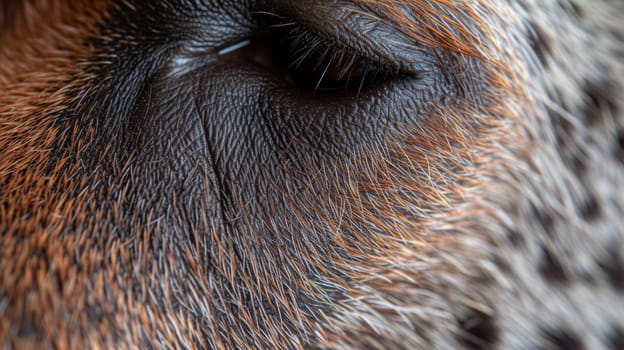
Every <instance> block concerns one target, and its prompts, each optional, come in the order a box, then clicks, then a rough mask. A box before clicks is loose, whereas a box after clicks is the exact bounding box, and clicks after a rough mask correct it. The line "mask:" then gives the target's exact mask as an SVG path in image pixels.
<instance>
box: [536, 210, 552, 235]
mask: <svg viewBox="0 0 624 350" xmlns="http://www.w3.org/2000/svg"><path fill="white" fill-rule="evenodd" d="M531 210H532V214H533V215H532V216H533V217H534V218H535V220H536V221H537V222H538V223H539V224H540V225H541V226H542V228H543V229H544V231H545V232H546V233H547V234H548V235H550V234H551V232H552V229H553V226H554V225H555V219H554V218H553V217H552V215H550V213H548V212H546V211H545V210H543V209H539V208H537V207H535V206H533V205H532V206H531Z"/></svg>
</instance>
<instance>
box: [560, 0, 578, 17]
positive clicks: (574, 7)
mask: <svg viewBox="0 0 624 350" xmlns="http://www.w3.org/2000/svg"><path fill="white" fill-rule="evenodd" d="M559 4H560V5H561V7H562V8H563V9H565V10H566V11H567V12H568V13H570V14H571V15H573V16H575V17H577V18H581V17H583V9H581V7H580V6H579V5H578V4H577V3H576V2H575V1H560V2H559Z"/></svg>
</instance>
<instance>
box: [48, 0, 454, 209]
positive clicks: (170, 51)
mask: <svg viewBox="0 0 624 350" xmlns="http://www.w3.org/2000/svg"><path fill="white" fill-rule="evenodd" d="M176 5H177V7H176V8H177V9H178V10H177V12H176V13H174V14H170V13H166V12H165V14H162V13H163V11H159V9H158V8H157V5H153V4H151V3H143V2H136V3H135V4H134V7H135V8H136V11H129V10H128V9H124V10H123V12H124V13H123V15H114V16H112V18H115V21H121V23H115V24H106V28H112V29H111V30H112V31H113V32H111V33H109V34H108V36H111V37H124V38H129V40H126V41H124V42H123V43H117V44H116V45H117V46H114V47H111V46H110V45H103V44H102V43H98V42H96V43H95V45H96V47H102V48H106V50H107V51H113V52H116V53H117V57H118V60H116V61H114V62H113V63H112V66H111V65H102V66H101V67H102V68H101V70H99V71H96V72H94V73H95V74H96V75H97V76H106V79H105V80H104V81H105V83H103V84H101V85H100V87H99V88H100V89H101V91H102V94H105V93H107V94H110V92H112V94H110V95H108V96H107V98H106V99H94V100H93V101H91V103H92V104H93V105H94V106H92V107H91V109H93V110H99V113H96V114H95V115H89V116H88V117H87V118H88V119H86V120H84V119H78V120H74V122H75V123H77V124H79V125H84V126H80V127H84V128H86V127H88V126H95V127H96V134H97V136H98V140H99V142H100V144H101V145H103V144H106V145H107V147H111V151H110V152H108V154H110V157H109V158H108V159H107V160H105V161H104V164H109V166H111V167H112V166H113V164H124V163H126V162H129V161H130V160H132V162H133V164H135V165H137V164H141V170H140V171H138V172H137V173H136V174H135V176H134V177H133V178H132V180H131V181H132V182H133V184H134V185H133V186H134V187H135V188H136V190H137V191H138V192H145V193H144V194H142V195H141V196H142V197H143V198H140V199H138V200H137V201H136V202H137V203H139V202H140V203H142V205H145V206H146V207H145V208H137V210H146V209H148V208H149V209H150V210H158V209H157V208H166V207H167V206H169V205H170V204H169V203H171V201H172V200H173V198H171V197H169V196H168V195H165V196H157V197H154V196H153V195H152V194H151V193H153V192H158V193H168V194H169V195H171V196H173V193H174V192H176V193H177V195H180V193H181V194H182V198H186V200H185V203H186V204H185V205H187V206H189V209H188V210H189V211H191V212H192V211H196V212H197V215H199V214H200V213H203V210H204V209H205V208H203V206H204V204H198V203H202V200H203V199H202V198H203V196H204V193H205V192H206V191H205V187H204V186H206V183H205V181H206V179H209V180H208V181H209V182H210V184H209V186H210V187H212V188H213V189H214V188H217V190H216V193H219V194H218V197H219V198H220V199H219V201H217V202H219V204H216V202H211V204H210V205H209V206H210V207H213V208H214V207H215V206H219V207H221V206H222V205H224V206H226V207H227V205H228V204H227V203H228V202H229V201H235V199H234V197H238V196H242V197H246V196H253V197H258V198H260V197H263V195H266V191H270V190H271V188H272V187H273V186H275V185H278V186H288V185H287V184H288V183H289V181H290V179H289V178H287V177H286V176H285V175H284V173H283V170H284V167H287V168H288V169H290V170H292V172H293V173H296V172H305V171H306V169H300V168H297V167H298V166H300V165H299V164H300V163H301V160H302V159H305V160H306V161H312V162H323V161H324V159H328V160H329V159H337V158H338V159H339V158H340V157H343V156H348V155H349V153H350V152H351V151H352V150H353V149H354V148H356V147H358V146H359V145H362V144H363V143H366V144H367V145H368V146H370V147H375V145H382V144H383V143H384V142H385V141H384V140H386V139H387V137H391V136H392V134H393V133H396V131H397V130H400V129H402V128H404V127H406V126H409V125H412V124H414V123H417V122H418V121H419V119H421V118H423V116H424V115H425V113H426V112H427V111H428V110H429V109H430V108H431V107H432V106H436V107H437V108H439V107H440V105H442V104H443V103H444V102H443V98H444V96H449V95H452V94H454V93H455V92H454V89H455V88H454V87H453V86H452V85H451V84H449V83H448V82H446V81H445V80H444V79H443V77H442V75H441V69H440V67H439V66H438V64H439V63H438V61H437V60H436V59H435V58H434V57H435V56H434V55H433V52H430V51H428V50H427V49H424V48H423V50H422V51H420V52H416V53H413V55H414V56H418V57H419V60H416V62H418V65H417V67H416V68H417V72H414V74H411V72H410V74H406V75H404V76H402V77H401V78H397V79H393V80H391V81H388V82H386V83H384V84H382V85H381V86H376V87H375V88H371V89H367V90H365V91H363V92H362V94H361V95H360V96H358V97H356V96H355V94H354V93H353V92H352V91H337V92H335V93H322V92H314V91H303V90H301V89H297V88H293V87H292V86H290V85H289V84H287V82H284V81H283V80H280V79H279V77H276V76H275V75H274V74H272V73H271V72H270V71H267V70H266V69H263V68H262V67H260V66H258V65H254V64H252V63H250V62H249V61H248V60H245V59H244V58H243V57H240V56H241V55H237V53H233V54H230V55H227V56H224V57H220V56H219V55H218V54H217V51H218V49H219V48H222V47H224V46H227V45H228V44H231V43H235V42H237V41H240V40H241V39H244V38H246V37H249V36H253V35H254V33H255V31H257V30H258V28H257V24H256V21H255V19H254V17H253V14H254V13H255V12H256V11H260V10H262V11H277V10H279V7H277V8H276V7H268V8H266V9H264V8H258V6H261V5H259V4H255V7H254V5H253V4H246V3H241V2H238V1H237V2H228V1H216V2H214V3H210V4H205V6H201V7H197V6H199V5H195V7H193V6H191V5H184V4H176ZM282 5H283V4H282ZM282 7H284V6H282ZM288 11H289V12H292V13H293V16H294V19H293V20H295V21H296V20H299V18H298V17H297V16H301V17H302V18H303V17H305V16H306V14H305V13H304V12H297V8H294V9H293V7H292V6H290V5H289V6H288ZM305 18H306V25H307V26H309V27H310V28H311V30H315V28H323V30H324V31H327V30H328V29H327V28H331V23H332V22H333V19H332V18H331V17H323V18H321V17H318V18H316V17H314V18H310V17H309V16H307V17H305ZM315 21H316V22H315ZM180 23H182V24H185V25H179V24H180ZM337 30H338V29H337ZM344 35H349V34H348V33H347V34H345V33H344V32H340V35H336V37H338V38H340V37H341V36H344ZM398 39H400V38H398ZM354 42H355V43H357V42H356V41H354ZM360 45H362V51H366V50H371V49H370V48H369V47H367V45H369V46H370V45H374V44H371V43H360ZM372 49H375V47H374V46H373V47H372ZM107 51H105V52H102V55H103V56H105V55H106V53H107ZM242 51H243V50H242ZM119 53H124V54H123V55H120V54H119ZM384 59H391V57H387V56H386V57H384ZM412 59H413V57H412ZM107 60H108V57H107ZM398 60H399V59H398V58H397V61H398ZM391 63H394V64H395V65H396V66H400V65H401V62H391ZM96 67H98V66H97V65H96ZM121 87H123V89H122V88H121ZM105 91H106V92H105ZM94 96H96V97H98V98H99V97H100V96H102V95H99V94H95V95H94ZM101 101H105V102H106V103H107V107H106V108H102V107H98V104H99V103H101ZM128 106H131V109H127V107H128ZM111 116H114V118H112V117H111ZM111 145H112V146H111ZM96 148H97V147H96ZM60 149H62V148H60ZM93 159H98V158H97V157H85V159H84V161H86V162H87V163H88V162H89V160H93ZM101 165H102V163H100V162H99V161H98V163H97V164H92V165H91V166H92V167H94V168H95V167H99V166H101ZM205 169H210V170H209V173H204V171H205ZM163 179H167V181H164V182H163V181H162V180H163ZM123 181H125V180H123ZM269 183H273V186H272V185H269ZM174 190H175V191H174ZM144 197H147V198H144ZM236 200H240V198H238V199H236ZM193 203H196V204H198V206H197V207H195V204H193ZM155 208H156V209H155ZM215 210H216V209H215Z"/></svg>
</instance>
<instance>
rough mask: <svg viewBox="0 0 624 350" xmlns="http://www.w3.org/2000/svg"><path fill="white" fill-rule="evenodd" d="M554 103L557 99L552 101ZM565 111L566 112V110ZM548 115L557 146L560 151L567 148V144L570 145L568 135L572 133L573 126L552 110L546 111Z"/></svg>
mask: <svg viewBox="0 0 624 350" xmlns="http://www.w3.org/2000/svg"><path fill="white" fill-rule="evenodd" d="M554 101H557V99H554ZM564 109H565V108H564ZM565 110H566V111H567V109H565ZM548 115H549V117H550V120H551V123H552V125H553V129H554V131H555V137H556V140H557V146H559V148H562V149H567V148H569V146H568V143H570V141H569V140H570V135H571V134H572V131H574V125H573V124H572V123H571V122H570V121H569V120H567V119H566V118H564V117H563V116H561V114H560V113H559V112H558V111H556V110H553V109H552V108H549V109H548Z"/></svg>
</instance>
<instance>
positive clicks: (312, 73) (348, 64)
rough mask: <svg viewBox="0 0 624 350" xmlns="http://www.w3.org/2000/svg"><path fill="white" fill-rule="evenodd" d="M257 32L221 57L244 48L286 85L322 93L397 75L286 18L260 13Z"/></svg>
mask: <svg viewBox="0 0 624 350" xmlns="http://www.w3.org/2000/svg"><path fill="white" fill-rule="evenodd" d="M256 17H257V22H258V32H257V34H256V35H254V36H253V37H251V38H248V39H246V40H245V41H242V42H239V43H235V44H233V45H230V46H227V47H225V48H224V49H222V50H221V53H225V54H227V53H230V52H234V51H235V49H238V48H240V47H241V46H245V48H244V49H243V51H245V52H246V55H247V56H248V57H247V58H248V59H250V60H251V61H253V62H254V63H256V64H258V65H260V66H261V67H263V68H264V69H266V70H268V71H269V72H271V73H272V74H273V75H275V76H277V77H278V78H280V79H281V80H282V81H284V82H286V83H288V84H291V85H294V86H297V87H298V88H300V89H302V90H306V91H315V92H318V93H324V92H325V93H331V92H344V91H347V92H350V93H352V94H354V95H356V96H359V95H360V94H361V93H362V92H363V91H365V90H367V89H369V88H371V87H374V86H377V85H380V84H381V83H383V82H384V81H386V80H388V79H390V78H392V77H395V76H398V69H394V68H392V67H391V66H390V65H389V64H387V63H384V62H380V61H379V60H376V59H373V58H370V57H367V56H366V55H365V54H363V53H362V52H358V51H357V50H356V49H353V48H350V47H348V46H346V45H342V44H341V43H339V42H336V41H335V40H334V39H331V38H327V37H324V36H322V35H320V34H318V33H316V32H314V31H312V30H310V29H308V28H306V27H305V26H302V25H300V24H299V23H297V22H296V21H294V20H290V19H289V18H287V17H284V16H281V15H278V14H274V13H269V12H258V13H257V14H256Z"/></svg>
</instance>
